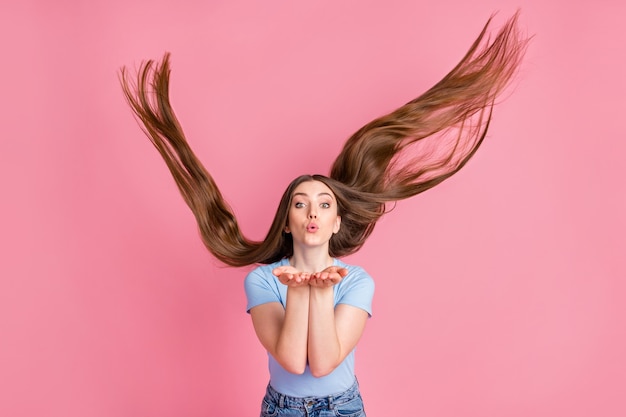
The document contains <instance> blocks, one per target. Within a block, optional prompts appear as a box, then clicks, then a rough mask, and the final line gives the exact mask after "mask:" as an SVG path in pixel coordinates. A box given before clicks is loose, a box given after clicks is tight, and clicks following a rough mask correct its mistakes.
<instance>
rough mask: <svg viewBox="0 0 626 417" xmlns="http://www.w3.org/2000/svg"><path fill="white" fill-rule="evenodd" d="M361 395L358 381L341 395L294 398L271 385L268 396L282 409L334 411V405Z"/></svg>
mask: <svg viewBox="0 0 626 417" xmlns="http://www.w3.org/2000/svg"><path fill="white" fill-rule="evenodd" d="M358 395H360V393H359V383H358V381H357V380H355V381H354V384H352V386H351V387H350V388H348V389H347V390H345V391H344V392H341V393H339V394H332V395H325V396H321V397H292V396H289V395H284V394H281V393H280V392H278V391H276V390H275V389H274V388H273V387H272V386H271V385H269V384H268V386H267V396H268V397H269V398H271V399H272V400H273V401H274V402H275V404H277V405H278V407H280V408H299V409H304V408H311V407H314V408H316V409H322V408H323V409H329V410H332V409H333V407H334V404H337V403H341V402H344V401H346V400H349V399H352V398H354V397H356V396H358Z"/></svg>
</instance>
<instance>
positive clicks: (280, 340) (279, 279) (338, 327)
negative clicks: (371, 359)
mask: <svg viewBox="0 0 626 417" xmlns="http://www.w3.org/2000/svg"><path fill="white" fill-rule="evenodd" d="M517 18H518V15H517V14H516V15H514V16H513V17H512V18H511V19H510V20H509V21H508V22H507V23H506V24H505V25H504V26H503V28H502V29H501V30H500V31H499V32H498V33H497V35H496V36H495V38H494V39H493V41H491V42H489V39H486V38H485V34H486V32H487V28H488V25H489V21H488V22H487V24H486V25H485V27H484V28H483V31H482V32H481V33H480V35H479V36H478V38H477V39H476V40H475V41H474V43H473V45H472V46H471V47H470V49H469V51H468V52H467V54H466V55H465V57H464V58H463V59H462V60H461V61H460V62H459V64H458V65H457V66H456V67H455V68H454V69H453V70H452V71H451V72H450V73H449V74H448V75H446V76H445V77H444V78H443V79H442V80H441V81H440V82H439V83H437V84H436V85H435V86H433V87H432V88H431V89H429V90H428V91H427V92H426V93H424V94H422V95H421V96H419V97H418V98H416V99H414V100H412V101H410V102H409V103H407V104H405V105H404V106H402V107H400V108H398V109H397V110H395V111H394V112H392V113H390V114H388V115H386V116H383V117H380V118H378V119H376V120H373V121H372V122H370V123H368V124H367V125H365V126H364V127H362V128H361V129H359V130H358V131H357V132H356V133H355V134H354V135H352V136H351V137H350V138H349V139H348V141H347V142H346V144H345V146H344V148H343V149H342V151H341V153H340V154H339V156H338V157H337V159H336V160H335V162H334V164H333V166H332V169H331V172H330V175H329V176H328V177H326V176H321V175H313V176H302V177H299V178H297V179H296V180H294V181H293V182H292V183H291V184H290V186H289V187H288V189H287V190H286V191H285V193H284V195H283V197H282V199H281V201H280V204H279V207H278V210H277V212H276V216H275V218H274V221H273V222H272V225H271V226H270V229H269V231H268V233H267V236H266V237H265V239H264V240H263V241H252V240H249V239H247V238H246V237H245V236H244V235H243V233H242V232H241V230H240V228H239V225H238V223H237V219H236V218H235V215H234V214H233V211H232V210H231V209H230V207H229V206H228V204H227V203H226V201H225V199H224V198H223V197H222V195H221V193H220V191H219V188H218V186H217V184H216V183H215V181H214V180H213V178H212V177H211V175H210V174H209V173H208V172H207V170H206V169H205V168H204V167H203V165H202V163H201V162H200V161H199V159H198V158H197V157H196V156H195V155H194V153H193V151H192V150H191V148H190V146H189V144H188V142H187V140H186V138H185V136H184V134H183V130H182V128H181V126H180V124H179V123H178V120H177V119H176V116H175V115H174V112H173V110H172V108H171V105H170V102H169V72H170V71H169V54H166V55H165V57H164V59H163V60H162V61H161V63H160V64H158V65H156V67H155V65H154V62H152V61H148V62H146V63H144V64H143V65H142V67H141V68H140V70H139V72H138V75H137V79H136V82H135V83H132V82H131V81H130V79H129V78H128V74H127V71H126V69H125V68H123V69H122V72H121V83H122V88H123V90H124V94H125V97H126V99H127V100H128V103H129V104H130V106H131V108H132V110H133V111H134V113H135V114H136V115H137V116H138V118H139V120H140V121H141V122H142V124H143V126H144V128H145V132H146V133H147V135H148V137H149V139H150V140H151V141H152V143H153V144H154V146H155V147H156V148H157V150H158V151H159V152H160V154H161V156H162V157H163V159H164V160H165V162H166V164H167V165H168V168H169V169H170V171H171V173H172V175H173V177H174V179H175V181H176V183H177V185H178V187H179V189H180V191H181V194H182V196H183V198H184V199H185V201H186V202H187V204H188V205H189V207H190V209H191V210H192V212H193V213H194V215H195V217H196V220H197V223H198V227H199V229H200V233H201V237H202V239H203V241H204V244H205V245H206V247H207V249H208V250H209V251H210V252H211V253H212V254H213V255H214V256H215V257H216V258H218V259H219V260H220V261H222V262H224V263H225V264H227V265H230V266H245V265H252V264H264V265H262V266H259V267H257V268H256V269H255V270H253V271H252V272H251V273H250V274H249V275H248V276H247V277H246V281H245V287H246V294H247V296H248V311H249V312H250V315H251V317H252V321H253V324H254V328H255V331H256V333H257V336H258V338H259V340H260V342H261V343H262V344H263V346H264V347H265V348H266V349H267V351H268V355H269V362H270V384H269V385H268V388H267V393H266V396H265V398H264V400H263V403H264V404H263V409H262V414H261V415H262V416H274V415H278V416H304V415H307V416H313V415H315V416H324V415H328V416H330V415H351V416H364V415H365V412H364V410H363V407H362V402H361V398H360V394H359V391H358V384H357V382H356V377H355V375H354V348H355V346H356V344H357V342H358V340H359V338H360V336H361V334H362V332H363V329H364V327H365V323H366V321H367V318H368V317H369V315H370V314H371V300H372V296H373V290H374V285H373V280H372V279H371V277H369V275H367V273H366V272H365V271H364V270H363V269H361V268H359V267H355V266H349V265H346V264H344V263H343V262H342V261H340V260H339V259H337V258H340V257H342V256H345V255H349V254H351V253H354V252H356V251H357V250H358V249H359V248H360V247H361V246H362V245H363V244H364V243H365V240H366V239H367V238H368V237H369V235H370V234H371V232H372V230H373V228H374V226H375V224H376V222H377V221H378V219H379V218H380V217H381V216H382V215H383V214H384V213H385V209H386V204H387V203H390V202H394V201H398V200H402V199H405V198H409V197H412V196H414V195H416V194H419V193H421V192H423V191H425V190H428V189H430V188H432V187H434V186H435V185H437V184H439V183H440V182H442V181H444V180H445V179H446V178H449V177H450V176H452V175H453V174H454V173H456V172H458V171H459V170H460V169H461V168H462V167H463V166H464V165H465V163H467V161H468V160H469V159H470V158H471V157H472V155H473V154H474V153H475V152H476V150H477V149H478V147H479V146H480V144H481V143H482V141H483V139H484V137H485V135H486V132H487V128H488V126H489V122H490V120H491V112H492V108H493V104H494V101H495V99H496V98H497V97H498V95H499V94H500V93H501V92H502V91H503V90H504V88H505V87H506V86H507V85H508V84H509V82H510V81H511V79H512V77H513V75H514V73H515V72H516V70H517V69H518V67H519V64H520V61H521V59H522V57H523V55H524V52H525V49H526V45H527V42H528V39H527V38H525V37H522V36H521V35H520V33H519V31H518V29H517Z"/></svg>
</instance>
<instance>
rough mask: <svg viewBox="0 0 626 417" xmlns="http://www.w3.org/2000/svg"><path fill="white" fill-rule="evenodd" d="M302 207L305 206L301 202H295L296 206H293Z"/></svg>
mask: <svg viewBox="0 0 626 417" xmlns="http://www.w3.org/2000/svg"><path fill="white" fill-rule="evenodd" d="M304 206H305V204H304V203H303V202H301V201H298V202H296V204H294V207H295V208H302V207H304Z"/></svg>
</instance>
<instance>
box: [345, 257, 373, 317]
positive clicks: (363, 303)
mask: <svg viewBox="0 0 626 417" xmlns="http://www.w3.org/2000/svg"><path fill="white" fill-rule="evenodd" d="M348 270H349V272H348V275H347V276H346V277H345V278H344V279H343V280H342V282H341V283H340V284H341V287H340V288H338V291H337V302H336V304H348V305H351V306H353V307H358V308H360V309H363V310H365V311H366V312H367V314H369V316H370V317H371V316H372V300H373V299H374V280H373V279H372V277H371V276H370V275H369V274H368V273H367V272H365V270H364V269H363V268H361V267H357V266H350V267H348Z"/></svg>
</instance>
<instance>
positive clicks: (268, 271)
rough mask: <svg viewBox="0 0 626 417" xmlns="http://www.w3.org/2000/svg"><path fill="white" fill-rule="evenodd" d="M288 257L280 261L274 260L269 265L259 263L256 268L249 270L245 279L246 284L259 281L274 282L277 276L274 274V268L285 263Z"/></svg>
mask: <svg viewBox="0 0 626 417" xmlns="http://www.w3.org/2000/svg"><path fill="white" fill-rule="evenodd" d="M285 262H286V259H281V260H280V261H278V262H274V263H271V264H267V265H259V266H257V267H256V268H254V269H253V270H252V271H250V272H248V274H247V275H246V278H245V280H244V284H245V285H246V286H247V285H249V284H254V283H259V282H264V281H265V282H274V281H275V280H276V277H275V276H274V274H272V271H273V270H274V268H276V267H278V266H282V265H284V264H285Z"/></svg>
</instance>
